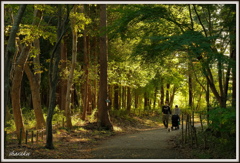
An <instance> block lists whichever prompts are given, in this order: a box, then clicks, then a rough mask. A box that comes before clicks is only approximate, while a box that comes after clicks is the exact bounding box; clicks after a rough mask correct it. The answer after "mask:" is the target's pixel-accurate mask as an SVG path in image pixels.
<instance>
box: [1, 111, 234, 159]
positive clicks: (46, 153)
mask: <svg viewBox="0 0 240 163" xmlns="http://www.w3.org/2000/svg"><path fill="white" fill-rule="evenodd" d="M111 114H112V115H111V121H112V124H113V126H114V131H107V130H101V129H99V128H98V127H97V122H96V120H94V119H91V121H85V122H79V123H76V124H75V126H73V128H72V129H71V130H69V129H67V128H65V127H62V126H61V127H58V128H56V129H55V130H54V135H53V136H54V147H55V148H54V149H53V150H49V149H46V148H45V147H44V146H45V136H44V137H43V140H41V139H40V138H39V141H38V143H36V142H34V143H31V142H28V144H26V143H22V144H21V145H19V144H18V140H17V139H11V138H10V136H8V137H7V141H6V146H5V152H4V158H5V159H91V149H92V148H94V147H95V146H97V145H99V144H100V143H101V141H103V140H106V139H109V138H110V137H113V136H118V135H123V134H130V133H136V132H139V131H144V130H149V129H156V128H160V127H162V122H161V116H160V114H159V113H157V112H156V113H154V112H153V113H152V114H150V115H149V114H142V115H137V116H136V115H134V114H130V115H129V114H124V113H122V112H113V113H111ZM39 137H40V136H39ZM203 139H204V137H203V135H201V134H200V132H199V134H198V146H197V145H193V144H191V141H189V142H188V143H185V144H183V142H182V139H181V136H180V135H177V136H176V137H173V138H169V145H170V147H171V148H172V149H176V148H177V149H178V150H177V152H178V153H179V154H180V155H182V157H183V158H185V159H222V158H228V159H233V158H235V154H236V151H235V150H234V147H235V146H234V140H233V141H232V143H231V144H224V142H221V143H220V142H219V141H220V139H216V138H214V137H208V141H207V143H208V144H207V145H204V143H203ZM210 139H211V140H210ZM228 143H229V142H228ZM226 147H227V148H226ZM175 151H176V150H175ZM21 154H22V156H21Z"/></svg>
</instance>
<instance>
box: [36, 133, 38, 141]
mask: <svg viewBox="0 0 240 163" xmlns="http://www.w3.org/2000/svg"><path fill="white" fill-rule="evenodd" d="M36 143H38V131H37V135H36Z"/></svg>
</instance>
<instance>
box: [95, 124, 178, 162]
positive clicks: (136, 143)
mask: <svg viewBox="0 0 240 163" xmlns="http://www.w3.org/2000/svg"><path fill="white" fill-rule="evenodd" d="M181 131H182V130H181V129H180V130H173V131H171V132H168V131H167V129H164V128H160V129H154V130H148V131H141V132H138V133H134V134H127V135H124V136H117V137H114V138H112V139H108V140H106V141H103V142H102V143H101V144H100V145H99V146H97V147H96V148H94V149H92V158H93V159H180V158H181V156H180V155H179V154H178V153H177V151H176V150H177V149H171V148H170V145H169V143H168V142H169V140H170V139H172V138H173V137H174V136H176V135H181Z"/></svg>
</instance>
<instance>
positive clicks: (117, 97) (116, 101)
mask: <svg viewBox="0 0 240 163" xmlns="http://www.w3.org/2000/svg"><path fill="white" fill-rule="evenodd" d="M118 99H119V86H118V85H117V84H115V85H114V109H115V110H119V100H118Z"/></svg>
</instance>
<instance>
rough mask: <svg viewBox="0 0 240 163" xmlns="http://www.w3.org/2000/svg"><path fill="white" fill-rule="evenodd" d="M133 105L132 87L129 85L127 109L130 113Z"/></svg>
mask: <svg viewBox="0 0 240 163" xmlns="http://www.w3.org/2000/svg"><path fill="white" fill-rule="evenodd" d="M131 105H132V96H131V88H130V87H127V111H128V113H130V110H131Z"/></svg>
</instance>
